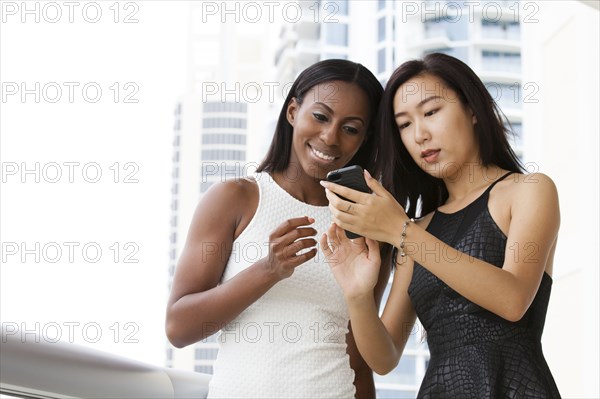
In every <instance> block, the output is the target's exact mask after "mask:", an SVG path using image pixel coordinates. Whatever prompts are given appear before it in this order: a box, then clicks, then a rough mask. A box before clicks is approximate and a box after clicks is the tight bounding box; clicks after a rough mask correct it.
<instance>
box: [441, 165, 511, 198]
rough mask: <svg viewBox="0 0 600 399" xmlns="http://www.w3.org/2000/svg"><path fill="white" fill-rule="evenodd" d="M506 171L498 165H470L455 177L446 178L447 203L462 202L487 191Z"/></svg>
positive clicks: (459, 171)
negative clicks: (474, 194)
mask: <svg viewBox="0 0 600 399" xmlns="http://www.w3.org/2000/svg"><path fill="white" fill-rule="evenodd" d="M504 173H506V171H505V170H504V169H502V168H500V167H498V166H496V165H489V166H481V165H480V164H478V165H473V164H469V165H466V166H464V167H463V168H462V169H460V170H458V171H457V173H455V174H454V175H453V176H447V177H445V178H444V183H445V184H446V188H447V189H448V200H447V201H446V203H452V202H461V201H462V200H465V199H469V198H470V197H471V194H472V193H479V192H480V191H483V190H485V188H486V187H488V186H489V185H490V184H492V183H493V182H494V181H496V180H498V179H499V178H500V177H501V176H502V175H503V174H504Z"/></svg>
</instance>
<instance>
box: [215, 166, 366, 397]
mask: <svg viewBox="0 0 600 399" xmlns="http://www.w3.org/2000/svg"><path fill="white" fill-rule="evenodd" d="M255 178H256V181H257V183H258V187H259V193H260V194H259V203H258V208H257V210H256V214H255V215H254V217H253V219H252V220H251V221H250V223H249V225H248V226H247V227H246V229H245V230H244V231H243V232H242V233H241V234H240V236H239V237H238V239H237V240H235V242H234V244H233V252H232V253H231V256H230V258H229V262H228V263H227V266H226V268H225V272H224V274H223V278H222V281H223V282H224V281H227V280H229V279H231V278H232V277H234V276H235V275H236V274H237V273H239V272H240V271H242V270H244V269H246V268H247V267H248V266H250V265H252V264H253V263H255V262H256V261H258V260H259V259H261V258H263V257H265V256H267V255H268V249H269V238H268V237H269V234H270V233H271V232H272V231H273V230H274V229H275V228H276V227H277V226H279V225H280V224H281V223H283V222H284V221H285V220H287V219H290V218H292V217H301V216H310V217H313V218H314V219H315V223H313V225H312V227H314V228H315V229H316V230H317V231H318V234H317V236H316V239H317V241H318V239H319V237H320V236H321V234H322V233H323V232H325V231H326V230H327V228H328V227H329V226H330V224H331V214H330V212H329V209H328V207H326V206H312V205H309V204H306V203H303V202H301V201H298V200H297V199H295V198H294V197H292V196H291V195H289V194H288V193H287V192H286V191H285V190H283V189H282V188H281V187H280V186H279V185H278V184H277V183H276V182H275V181H274V180H273V178H272V177H271V176H270V175H268V174H266V173H258V174H256V176H255ZM348 320H349V316H348V310H347V307H346V304H345V302H344V298H343V295H342V291H341V289H340V288H339V286H338V284H337V283H336V281H335V280H334V277H333V275H332V274H331V271H330V270H329V266H328V265H327V264H326V263H325V260H324V256H323V254H322V252H321V251H318V253H317V255H316V256H315V258H313V259H311V260H309V261H308V262H306V263H304V264H302V265H300V266H298V267H297V268H296V270H295V271H294V274H293V275H292V276H291V277H289V278H287V279H284V280H282V281H280V282H279V283H277V284H276V285H275V286H273V287H272V288H271V289H270V290H269V291H268V292H267V293H266V294H265V295H263V296H262V297H261V298H260V299H259V300H258V301H256V302H255V303H253V304H252V305H251V306H250V307H248V308H247V309H246V310H245V311H244V312H242V313H241V314H240V315H239V316H238V317H237V318H236V319H235V320H233V321H232V322H231V323H229V324H228V325H227V326H226V327H225V328H224V329H222V330H221V332H220V333H219V334H220V335H219V336H218V337H217V342H218V343H219V353H218V355H217V359H216V360H215V363H214V367H213V370H214V374H213V377H212V379H211V381H210V385H209V394H208V398H354V394H355V387H354V384H353V381H354V371H353V370H352V369H351V368H350V360H349V356H348V355H347V353H346V334H347V332H348Z"/></svg>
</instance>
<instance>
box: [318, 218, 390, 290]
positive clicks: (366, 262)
mask: <svg viewBox="0 0 600 399" xmlns="http://www.w3.org/2000/svg"><path fill="white" fill-rule="evenodd" d="M320 244H321V249H322V251H323V253H324V254H325V257H326V262H327V263H328V264H329V266H330V268H331V271H332V273H333V275H334V277H335V279H336V281H337V282H338V284H339V285H340V286H341V288H342V291H343V292H344V296H345V297H346V299H354V298H359V297H362V296H366V295H369V296H371V297H372V296H373V289H374V288H375V285H376V284H377V281H378V279H379V269H380V267H381V256H380V252H379V244H378V243H377V241H374V240H371V239H369V238H362V237H361V238H355V239H353V240H350V239H349V238H348V237H346V232H345V231H344V230H343V229H342V228H341V227H339V226H338V225H336V224H335V223H333V224H332V225H331V227H329V230H327V233H326V234H323V236H321V240H320Z"/></svg>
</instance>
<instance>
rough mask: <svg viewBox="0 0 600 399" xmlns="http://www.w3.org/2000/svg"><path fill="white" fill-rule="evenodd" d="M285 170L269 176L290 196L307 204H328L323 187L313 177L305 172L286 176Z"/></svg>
mask: <svg viewBox="0 0 600 399" xmlns="http://www.w3.org/2000/svg"><path fill="white" fill-rule="evenodd" d="M286 172H287V171H281V172H273V173H271V176H272V177H273V179H274V180H275V182H276V183H277V184H278V185H279V186H280V187H281V188H283V189H284V190H285V191H287V192H288V193H289V194H290V195H291V196H292V197H294V198H296V199H297V200H299V201H302V202H304V203H306V204H309V205H314V206H325V205H328V204H329V201H328V200H327V196H326V195H325V189H324V188H323V186H321V185H320V184H319V181H318V180H317V179H315V178H312V177H309V176H307V175H305V174H302V173H301V174H296V175H294V176H291V174H290V175H289V176H288V173H286Z"/></svg>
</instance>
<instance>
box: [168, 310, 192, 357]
mask: <svg viewBox="0 0 600 399" xmlns="http://www.w3.org/2000/svg"><path fill="white" fill-rule="evenodd" d="M173 319H174V318H173V317H172V316H171V317H170V316H169V314H168V312H167V320H166V322H165V334H166V335H167V339H168V340H169V342H170V343H171V345H173V346H174V347H176V348H179V349H181V348H183V347H186V346H187V345H189V344H190V342H188V340H187V339H186V337H185V331H184V329H183V328H182V327H181V326H180V323H177V321H176V320H173Z"/></svg>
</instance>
